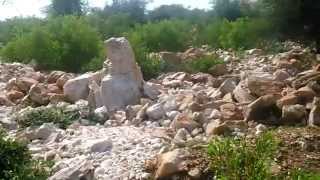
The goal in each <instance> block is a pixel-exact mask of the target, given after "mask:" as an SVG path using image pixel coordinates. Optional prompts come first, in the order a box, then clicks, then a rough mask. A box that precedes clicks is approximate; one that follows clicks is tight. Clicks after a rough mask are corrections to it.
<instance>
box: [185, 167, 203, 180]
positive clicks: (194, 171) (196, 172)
mask: <svg viewBox="0 0 320 180" xmlns="http://www.w3.org/2000/svg"><path fill="white" fill-rule="evenodd" d="M188 175H189V176H190V177H191V178H192V179H200V178H201V171H200V169H198V168H193V169H191V170H190V171H189V172H188Z"/></svg>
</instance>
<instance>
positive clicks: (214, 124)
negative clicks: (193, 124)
mask: <svg viewBox="0 0 320 180" xmlns="http://www.w3.org/2000/svg"><path fill="white" fill-rule="evenodd" d="M229 131H230V129H229V127H228V126H227V125H226V123H223V122H222V121H220V120H212V121H211V122H209V123H208V125H207V127H206V135H207V136H212V135H218V136H219V135H224V134H226V133H228V132H229Z"/></svg>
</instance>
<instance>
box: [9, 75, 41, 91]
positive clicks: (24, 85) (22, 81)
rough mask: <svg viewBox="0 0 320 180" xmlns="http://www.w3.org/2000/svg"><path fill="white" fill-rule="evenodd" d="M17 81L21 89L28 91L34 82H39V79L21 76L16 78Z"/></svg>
mask: <svg viewBox="0 0 320 180" xmlns="http://www.w3.org/2000/svg"><path fill="white" fill-rule="evenodd" d="M15 83H16V86H17V87H18V88H19V89H20V90H21V91H23V92H28V91H29V89H30V87H31V86H33V85H34V84H37V83H38V81H37V80H34V79H32V78H26V77H21V78H19V79H16V81H15Z"/></svg>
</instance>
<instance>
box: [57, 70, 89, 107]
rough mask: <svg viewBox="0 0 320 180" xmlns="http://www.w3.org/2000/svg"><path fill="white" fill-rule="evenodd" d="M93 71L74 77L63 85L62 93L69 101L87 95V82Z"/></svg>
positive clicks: (74, 100) (84, 97)
mask: <svg viewBox="0 0 320 180" xmlns="http://www.w3.org/2000/svg"><path fill="white" fill-rule="evenodd" d="M92 76H93V73H87V74H83V75H81V76H79V77H76V78H74V79H70V80H69V81H67V82H66V83H65V85H64V86H63V93H64V95H65V96H66V97H67V99H68V100H69V101H71V102H76V101H78V100H80V99H84V100H86V99H87V98H88V95H89V82H90V81H91V78H92Z"/></svg>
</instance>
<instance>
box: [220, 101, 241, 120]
mask: <svg viewBox="0 0 320 180" xmlns="http://www.w3.org/2000/svg"><path fill="white" fill-rule="evenodd" d="M220 112H221V115H222V119H223V120H242V119H243V114H242V110H241V109H240V108H239V106H237V105H236V104H234V103H227V104H224V105H222V106H220Z"/></svg>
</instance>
